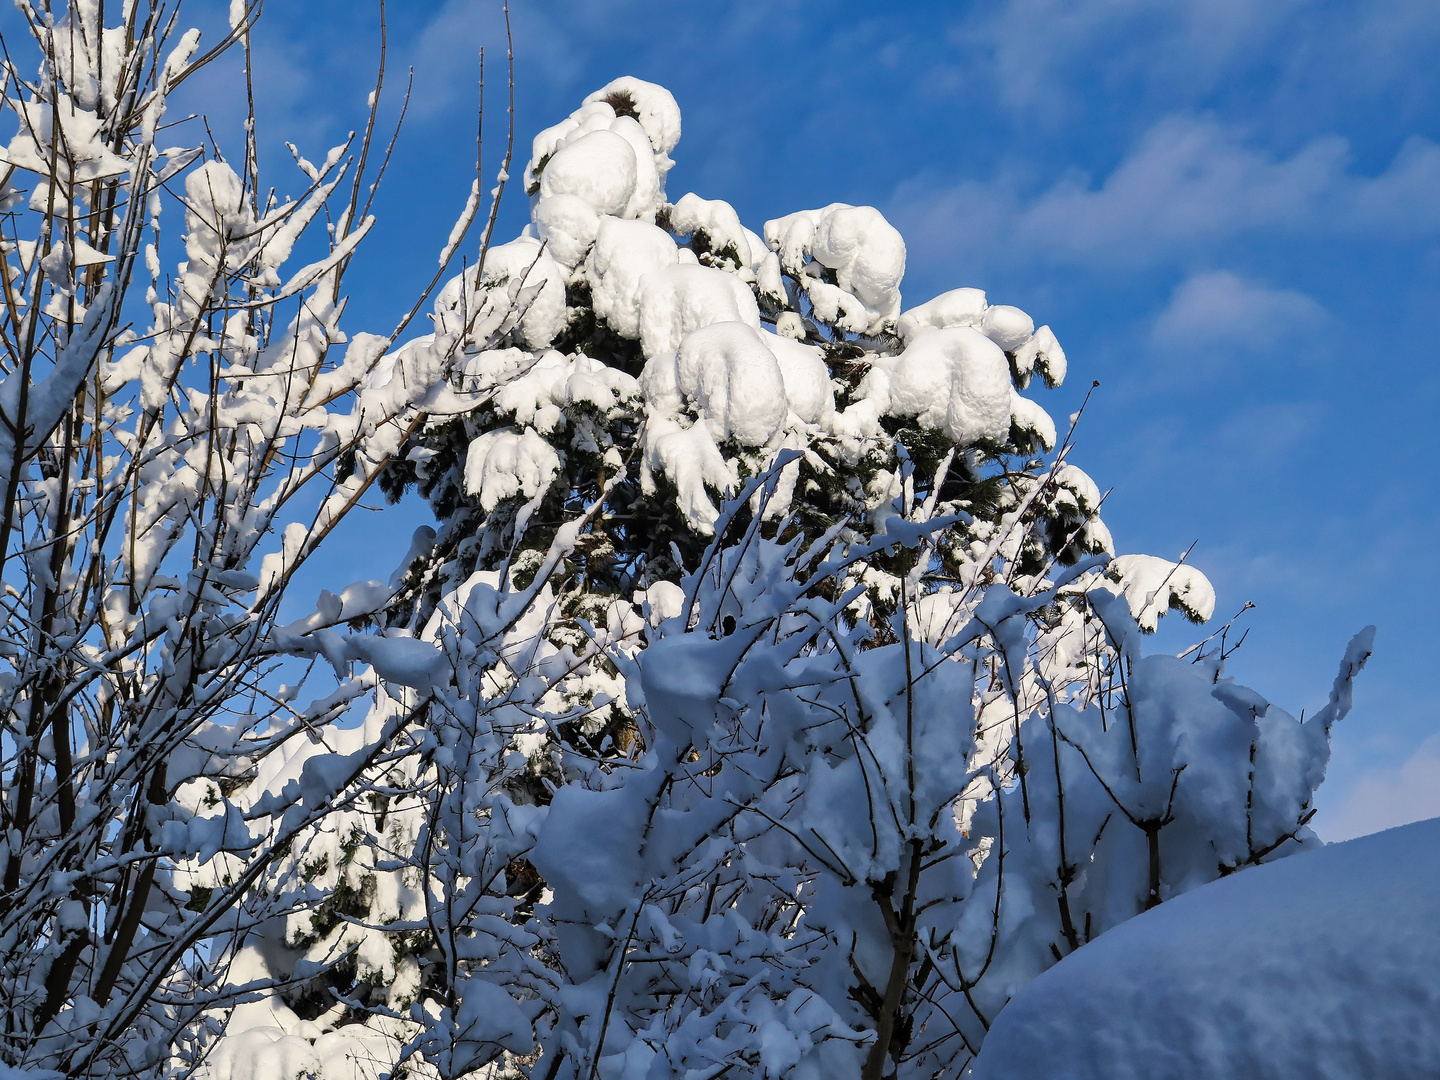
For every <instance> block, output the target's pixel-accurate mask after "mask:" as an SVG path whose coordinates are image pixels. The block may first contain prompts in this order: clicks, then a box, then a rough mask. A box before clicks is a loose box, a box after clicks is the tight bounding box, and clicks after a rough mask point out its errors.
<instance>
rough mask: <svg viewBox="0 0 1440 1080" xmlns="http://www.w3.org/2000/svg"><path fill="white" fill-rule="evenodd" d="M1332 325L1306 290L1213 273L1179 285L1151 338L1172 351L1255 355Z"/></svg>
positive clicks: (1216, 271) (1218, 271)
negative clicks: (1232, 351) (1221, 350)
mask: <svg viewBox="0 0 1440 1080" xmlns="http://www.w3.org/2000/svg"><path fill="white" fill-rule="evenodd" d="M1328 321H1329V319H1328V316H1327V313H1326V311H1325V309H1324V308H1323V307H1321V306H1320V304H1319V303H1318V302H1317V301H1316V300H1315V299H1314V298H1313V297H1310V296H1307V295H1305V294H1304V293H1302V292H1298V291H1296V290H1294V289H1274V288H1270V287H1269V286H1266V285H1262V284H1259V283H1258V282H1253V281H1246V280H1244V279H1243V278H1240V277H1238V276H1236V275H1235V274H1232V273H1230V272H1229V271H1228V270H1212V271H1206V272H1203V273H1198V274H1193V275H1191V276H1190V277H1188V278H1186V279H1185V280H1184V281H1183V282H1181V283H1180V285H1179V286H1178V287H1177V288H1176V289H1175V292H1174V293H1173V295H1172V296H1171V297H1170V302H1169V303H1168V304H1167V305H1166V306H1165V308H1164V309H1163V310H1162V311H1161V312H1160V314H1159V316H1158V317H1157V318H1156V319H1155V323H1154V325H1153V327H1152V329H1151V333H1150V339H1151V343H1152V344H1154V345H1155V346H1156V347H1157V348H1160V349H1165V350H1170V351H1180V352H1196V351H1201V350H1209V349H1214V348H1217V347H1220V348H1227V349H1240V350H1243V351H1254V350H1259V349H1265V348H1271V347H1273V346H1275V345H1278V344H1280V343H1281V342H1283V341H1285V340H1286V339H1291V340H1294V339H1295V338H1297V337H1304V336H1307V335H1309V334H1311V333H1314V332H1315V331H1316V330H1317V329H1320V328H1321V327H1323V326H1324V325H1325V324H1326V323H1327V322H1328Z"/></svg>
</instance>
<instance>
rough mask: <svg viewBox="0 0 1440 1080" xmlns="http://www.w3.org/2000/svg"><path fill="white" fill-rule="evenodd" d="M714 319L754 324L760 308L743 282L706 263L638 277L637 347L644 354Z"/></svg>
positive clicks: (664, 348) (666, 347) (676, 342)
mask: <svg viewBox="0 0 1440 1080" xmlns="http://www.w3.org/2000/svg"><path fill="white" fill-rule="evenodd" d="M718 322H741V323H744V324H745V325H747V326H749V327H750V328H751V329H753V330H759V329H760V308H759V305H758V304H757V303H756V301H755V294H754V293H752V292H751V291H750V289H749V287H748V286H747V285H746V284H745V283H744V282H743V281H741V280H740V279H739V278H737V277H735V275H733V274H727V273H726V272H725V271H723V270H717V269H715V268H713V267H709V266H671V267H668V268H667V269H664V270H657V271H655V272H653V273H650V274H647V275H646V276H645V277H644V279H643V280H642V281H641V283H640V347H641V349H642V350H643V351H644V353H645V355H646V356H647V357H651V356H658V355H660V354H661V353H669V352H674V351H675V350H676V349H678V348H679V347H680V342H681V341H682V340H683V339H684V337H685V335H686V334H688V333H690V331H692V330H699V329H701V328H702V327H706V326H710V325H712V324H714V323H718Z"/></svg>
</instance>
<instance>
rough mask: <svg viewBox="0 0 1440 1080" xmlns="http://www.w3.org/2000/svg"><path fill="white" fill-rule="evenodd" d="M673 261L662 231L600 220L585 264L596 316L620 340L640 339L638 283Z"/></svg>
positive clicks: (616, 220)
mask: <svg viewBox="0 0 1440 1080" xmlns="http://www.w3.org/2000/svg"><path fill="white" fill-rule="evenodd" d="M542 205H543V204H542ZM676 259H677V255H676V250H675V241H674V240H672V239H670V235H669V234H668V233H667V232H665V230H664V229H660V228H657V227H656V226H654V225H651V224H649V223H648V222H644V221H622V220H620V219H619V218H613V217H607V218H602V219H601V220H600V222H599V231H598V232H597V233H596V235H595V250H594V251H593V252H592V253H591V255H590V260H589V262H588V263H586V274H587V276H588V279H589V281H590V297H591V302H592V303H593V304H594V307H595V314H596V316H597V317H598V318H600V319H603V320H604V321H605V322H606V323H608V324H609V325H610V327H611V328H612V329H613V330H614V331H615V332H616V333H617V334H619V335H620V336H621V337H626V338H631V339H634V338H638V337H640V336H641V334H640V284H641V281H642V280H643V279H644V278H645V276H646V275H647V274H650V273H652V272H653V271H656V270H663V269H665V268H666V267H670V266H674V265H675V263H676Z"/></svg>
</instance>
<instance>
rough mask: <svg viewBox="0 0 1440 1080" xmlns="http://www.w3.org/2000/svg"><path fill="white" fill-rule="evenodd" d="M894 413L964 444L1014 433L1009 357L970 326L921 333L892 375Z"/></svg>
mask: <svg viewBox="0 0 1440 1080" xmlns="http://www.w3.org/2000/svg"><path fill="white" fill-rule="evenodd" d="M889 391H890V393H889V397H890V402H889V409H890V411H893V412H895V413H897V414H898V415H900V416H914V417H916V419H917V420H918V421H919V423H920V424H921V426H922V427H927V428H938V429H941V430H943V431H944V432H945V433H946V434H947V435H948V436H949V437H950V438H952V439H954V440H955V442H957V443H958V444H960V445H962V446H965V445H969V444H971V443H974V442H976V441H977V440H979V439H993V440H995V441H997V442H1003V441H1004V440H1005V438H1006V436H1007V435H1009V433H1010V415H1011V405H1010V395H1011V386H1010V368H1009V365H1008V364H1007V362H1006V360H1005V354H1004V353H1002V352H1001V351H1000V349H999V348H998V347H997V346H996V345H995V344H994V343H993V342H991V341H990V340H989V339H988V338H986V337H985V336H984V335H983V334H981V333H980V332H979V331H977V330H975V329H974V328H972V327H968V326H956V327H948V328H945V329H930V330H925V331H923V332H921V333H919V334H917V335H916V336H915V337H914V338H913V339H912V340H911V342H910V344H909V345H908V346H907V347H906V349H905V351H904V352H903V353H901V354H900V357H899V359H898V360H897V361H896V362H895V365H894V368H893V374H892V375H891V377H890V386H889Z"/></svg>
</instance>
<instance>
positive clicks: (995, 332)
mask: <svg viewBox="0 0 1440 1080" xmlns="http://www.w3.org/2000/svg"><path fill="white" fill-rule="evenodd" d="M980 330H981V331H982V332H983V333H984V334H985V336H986V337H988V338H989V339H990V340H991V341H993V342H995V344H996V345H999V346H1000V348H1002V349H1004V350H1005V351H1006V352H1014V351H1015V350H1016V349H1018V348H1019V347H1020V346H1021V345H1024V344H1025V343H1026V342H1027V341H1029V340H1030V335H1031V334H1033V333H1034V332H1035V320H1034V319H1032V318H1030V316H1029V315H1026V314H1025V312H1023V311H1021V310H1020V309H1019V308H1017V307H1010V306H1009V305H1008V304H995V305H993V306H991V307H988V308H986V309H985V314H984V315H983V316H982V317H981V319H980Z"/></svg>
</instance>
